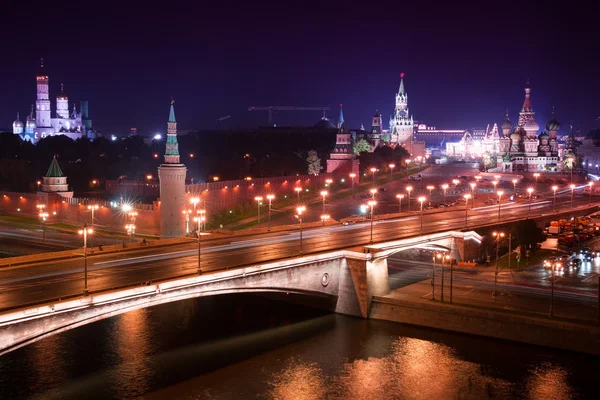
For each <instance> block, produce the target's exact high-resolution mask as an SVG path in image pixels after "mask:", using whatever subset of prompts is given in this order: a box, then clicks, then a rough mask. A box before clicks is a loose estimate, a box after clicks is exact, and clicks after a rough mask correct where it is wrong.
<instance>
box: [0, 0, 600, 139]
mask: <svg viewBox="0 0 600 400" xmlns="http://www.w3.org/2000/svg"><path fill="white" fill-rule="evenodd" d="M12 3H23V2H12ZM88 3H89V2H86V1H78V2H74V3H72V4H71V3H67V2H47V3H46V4H45V7H38V8H35V7H33V6H31V5H24V4H21V5H19V6H16V5H13V6H12V7H19V9H17V8H14V9H12V10H11V9H9V10H8V12H4V11H6V9H5V10H3V15H2V17H3V18H2V25H3V31H4V32H5V33H3V34H2V36H1V37H0V45H1V46H0V48H1V49H2V51H3V55H4V57H3V61H2V62H1V63H0V127H5V128H8V127H10V126H11V123H12V121H13V120H14V118H15V113H16V112H17V111H20V112H21V116H22V119H23V117H24V116H25V115H26V114H27V113H28V110H29V106H30V104H31V103H32V102H34V101H35V74H36V72H37V70H38V63H39V61H38V60H39V57H41V56H43V57H44V59H45V64H46V71H47V72H48V74H49V76H50V85H51V86H50V91H51V99H54V98H55V97H56V94H57V92H58V90H59V89H60V82H64V84H65V89H66V92H67V94H68V95H69V99H70V102H71V103H72V102H73V101H76V102H77V103H79V100H82V99H83V100H89V107H90V115H91V117H92V119H93V120H94V125H95V127H96V128H99V129H100V130H101V131H103V132H104V133H117V134H121V133H125V132H127V131H128V130H129V128H130V127H137V128H138V129H139V130H140V132H141V133H148V132H151V131H157V130H159V131H164V130H165V129H166V119H167V116H168V104H169V98H170V97H171V96H173V97H175V100H176V114H177V120H178V122H179V127H180V129H207V128H214V127H215V120H216V119H217V118H219V117H222V116H225V115H231V116H232V119H231V120H230V121H229V123H230V124H231V125H232V126H237V127H254V126H256V125H258V124H263V125H264V124H266V121H267V115H266V113H265V112H260V113H259V112H257V113H249V112H248V111H247V110H246V109H247V107H248V106H249V105H259V106H260V105H294V106H329V107H331V108H332V111H331V112H330V114H329V117H330V118H331V119H335V120H337V113H338V111H337V109H338V105H339V104H340V103H343V104H344V113H345V117H346V121H347V122H349V125H350V126H351V127H358V126H359V125H360V124H361V123H363V124H365V126H369V125H370V119H371V116H372V115H373V113H374V111H375V109H379V110H380V111H381V112H382V114H383V116H384V121H385V122H386V125H387V120H388V118H389V115H390V113H391V111H392V110H393V107H394V94H395V92H396V91H397V89H398V84H399V76H398V75H399V73H400V72H401V71H404V72H405V73H406V78H405V84H406V89H407V92H408V95H409V109H410V112H411V113H412V114H413V115H414V118H415V119H416V120H420V121H424V122H426V123H428V124H429V125H435V126H437V127H438V128H448V129H451V128H454V129H456V128H470V127H476V126H485V125H486V124H487V123H493V122H498V123H500V122H501V121H502V119H503V117H504V110H505V109H506V108H508V109H509V112H510V116H511V119H512V120H513V121H514V120H515V119H516V115H517V113H518V111H519V109H520V107H521V105H522V102H523V87H524V85H525V82H526V81H527V79H528V78H529V79H530V80H531V87H532V103H533V107H534V110H535V111H536V118H537V120H538V122H539V123H540V125H542V126H543V125H544V124H545V123H546V122H547V120H548V119H549V118H550V114H551V109H552V106H553V105H555V106H556V110H557V114H556V117H557V119H558V120H559V121H560V122H561V123H562V125H563V127H567V126H568V124H569V122H573V123H574V125H575V126H576V127H578V128H580V129H582V130H586V131H587V130H588V129H590V128H592V127H596V126H598V121H597V120H596V118H597V117H599V116H600V95H599V94H600V79H598V65H599V62H600V61H599V60H600V45H599V43H600V37H599V34H598V32H599V27H598V24H597V23H596V22H594V21H593V20H592V19H591V18H593V16H594V15H596V14H595V13H594V11H593V10H592V9H587V10H586V9H585V8H580V7H578V8H577V9H574V10H569V9H568V8H567V7H569V5H571V4H575V3H561V7H562V8H560V9H554V8H552V7H551V6H550V5H549V4H548V5H545V6H537V7H535V6H534V5H532V4H529V3H528V2H521V3H517V4H515V5H510V4H507V3H502V7H501V8H497V9H485V8H484V7H486V5H485V4H486V2H479V3H475V4H477V6H468V7H467V6H460V5H457V4H458V3H455V2H444V3H441V4H443V5H436V3H429V4H427V5H424V4H425V3H424V2H421V3H420V4H422V5H421V6H410V5H408V3H407V2H394V3H388V4H387V5H381V6H378V5H376V4H375V3H372V2H371V3H368V6H363V7H361V8H353V7H352V6H351V4H352V2H344V3H336V4H334V3H333V2H327V3H328V5H325V4H318V3H314V4H313V3H308V2H294V3H293V4H294V6H286V5H284V4H283V3H284V2H276V3H274V4H272V5H261V6H255V5H253V4H251V3H252V2H245V3H243V4H242V5H239V4H236V3H230V4H225V2H218V3H219V4H220V5H218V6H217V5H213V6H209V5H207V4H206V3H205V2H193V3H189V5H187V6H183V5H178V6H176V5H175V4H176V2H172V3H168V2H162V3H161V4H163V5H164V6H163V7H162V8H152V4H153V3H156V2H148V1H146V2H140V3H138V4H137V5H135V6H133V5H132V6H127V7H123V6H114V7H109V6H107V5H102V6H92V5H89V4H88ZM123 3H125V2H123ZM214 3H215V4H216V3H217V2H214ZM323 3H326V2H323ZM362 3H363V4H364V3H365V2H362ZM103 4H107V3H103ZM117 4H118V3H117ZM156 4H158V3H156ZM177 4H180V3H179V2H177ZM390 4H397V7H396V8H394V7H392V6H390ZM63 5H64V6H63ZM169 5H171V7H167V6H169ZM9 7H11V6H9ZM488 7H489V6H488ZM6 32H9V34H6ZM53 101H54V100H53ZM54 110H55V105H54V104H53V111H54ZM53 116H54V115H53ZM319 117H320V113H319V112H295V113H282V114H280V115H277V116H276V119H275V122H278V123H279V124H312V123H314V122H315V121H317V120H318V119H319Z"/></svg>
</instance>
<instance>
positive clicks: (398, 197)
mask: <svg viewBox="0 0 600 400" xmlns="http://www.w3.org/2000/svg"><path fill="white" fill-rule="evenodd" d="M396 198H397V199H398V213H399V214H401V213H402V199H403V198H404V195H403V194H397V195H396Z"/></svg>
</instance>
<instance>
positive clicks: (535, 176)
mask: <svg viewBox="0 0 600 400" xmlns="http://www.w3.org/2000/svg"><path fill="white" fill-rule="evenodd" d="M533 177H534V178H535V187H536V188H537V182H538V178H539V177H540V173H539V172H536V173H534V174H533Z"/></svg>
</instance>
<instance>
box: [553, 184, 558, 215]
mask: <svg viewBox="0 0 600 400" xmlns="http://www.w3.org/2000/svg"><path fill="white" fill-rule="evenodd" d="M557 190H558V186H556V185H554V186H552V191H553V192H554V200H552V208H553V209H554V212H556V191H557Z"/></svg>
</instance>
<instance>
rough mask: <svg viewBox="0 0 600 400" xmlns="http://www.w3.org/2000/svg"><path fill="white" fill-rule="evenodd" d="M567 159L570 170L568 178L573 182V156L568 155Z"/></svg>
mask: <svg viewBox="0 0 600 400" xmlns="http://www.w3.org/2000/svg"><path fill="white" fill-rule="evenodd" d="M568 160H569V165H570V167H569V169H570V172H571V179H570V180H571V183H573V157H569V158H568Z"/></svg>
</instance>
